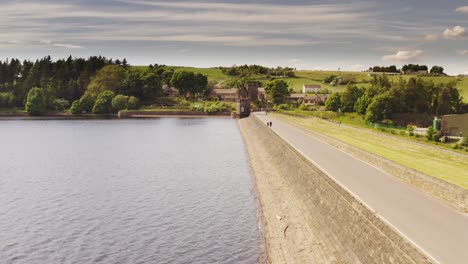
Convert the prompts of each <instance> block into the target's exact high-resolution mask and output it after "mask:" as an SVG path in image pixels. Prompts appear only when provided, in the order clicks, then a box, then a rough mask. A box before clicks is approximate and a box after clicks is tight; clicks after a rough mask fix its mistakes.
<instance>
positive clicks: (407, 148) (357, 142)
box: [274, 114, 468, 189]
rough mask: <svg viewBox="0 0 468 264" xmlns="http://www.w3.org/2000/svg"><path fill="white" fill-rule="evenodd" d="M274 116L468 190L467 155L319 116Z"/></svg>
mask: <svg viewBox="0 0 468 264" xmlns="http://www.w3.org/2000/svg"><path fill="white" fill-rule="evenodd" d="M274 115H275V116H277V117H279V118H281V119H283V120H286V121H288V122H292V123H295V124H298V125H300V126H302V127H304V128H307V129H310V130H313V131H316V132H319V133H322V134H325V135H327V136H330V137H333V138H336V139H338V140H341V141H343V142H345V143H348V144H350V145H353V146H356V147H359V148H361V149H364V150H366V151H368V152H371V153H374V154H376V155H379V156H382V157H384V158H387V159H389V160H392V161H394V162H396V163H399V164H402V165H404V166H407V167H409V168H412V169H415V170H417V171H421V172H423V173H425V174H427V175H430V176H433V177H435V178H438V179H441V180H444V181H447V182H450V183H453V184H455V185H458V186H460V187H462V188H464V189H468V170H467V169H466V168H468V155H464V154H458V153H451V152H448V151H442V150H439V149H437V148H434V147H430V146H425V145H421V144H414V143H411V142H408V141H405V140H401V139H400V138H398V137H393V136H389V135H380V134H379V133H375V132H373V131H368V130H365V129H356V128H352V127H346V126H340V125H338V124H333V123H331V122H327V121H325V120H321V119H318V118H298V117H291V116H286V115H282V114H274Z"/></svg>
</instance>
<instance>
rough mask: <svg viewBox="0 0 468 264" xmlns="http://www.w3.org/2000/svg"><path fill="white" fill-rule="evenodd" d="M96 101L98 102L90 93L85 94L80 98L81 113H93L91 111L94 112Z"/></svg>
mask: <svg viewBox="0 0 468 264" xmlns="http://www.w3.org/2000/svg"><path fill="white" fill-rule="evenodd" d="M95 101H96V100H95V99H94V97H93V95H92V94H91V93H89V92H86V93H84V94H83V96H81V98H80V108H81V111H82V112H83V111H84V112H86V113H91V111H92V110H93V106H94V103H95Z"/></svg>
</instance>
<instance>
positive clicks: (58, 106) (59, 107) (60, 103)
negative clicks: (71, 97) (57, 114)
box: [53, 98, 70, 111]
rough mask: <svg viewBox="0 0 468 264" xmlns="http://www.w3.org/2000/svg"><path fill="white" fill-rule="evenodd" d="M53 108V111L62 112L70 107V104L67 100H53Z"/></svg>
mask: <svg viewBox="0 0 468 264" xmlns="http://www.w3.org/2000/svg"><path fill="white" fill-rule="evenodd" d="M53 106H54V109H55V111H63V110H65V109H67V108H68V106H70V102H68V100H65V99H63V98H61V99H55V100H54V101H53Z"/></svg>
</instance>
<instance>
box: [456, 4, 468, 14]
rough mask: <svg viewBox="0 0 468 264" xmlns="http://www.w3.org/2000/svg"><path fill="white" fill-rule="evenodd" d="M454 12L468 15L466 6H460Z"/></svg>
mask: <svg viewBox="0 0 468 264" xmlns="http://www.w3.org/2000/svg"><path fill="white" fill-rule="evenodd" d="M455 12H458V13H465V14H468V6H460V7H458V8H457V9H455Z"/></svg>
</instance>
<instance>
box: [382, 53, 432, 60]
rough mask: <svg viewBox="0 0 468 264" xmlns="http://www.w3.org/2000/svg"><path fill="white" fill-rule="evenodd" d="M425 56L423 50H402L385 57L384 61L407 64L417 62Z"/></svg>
mask: <svg viewBox="0 0 468 264" xmlns="http://www.w3.org/2000/svg"><path fill="white" fill-rule="evenodd" d="M422 54H423V51H422V50H401V51H398V52H397V53H395V54H390V55H385V56H383V57H382V60H383V61H395V62H405V61H411V60H417V59H419V58H420V57H421V55H422Z"/></svg>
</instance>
